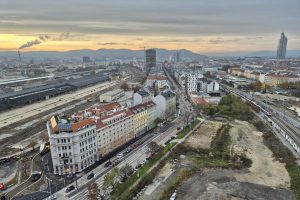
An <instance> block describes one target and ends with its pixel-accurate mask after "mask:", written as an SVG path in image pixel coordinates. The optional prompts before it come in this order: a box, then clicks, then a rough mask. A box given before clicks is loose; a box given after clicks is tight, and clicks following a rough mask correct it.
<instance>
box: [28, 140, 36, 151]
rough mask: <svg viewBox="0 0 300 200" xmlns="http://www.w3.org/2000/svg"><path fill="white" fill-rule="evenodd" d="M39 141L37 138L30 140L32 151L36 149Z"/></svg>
mask: <svg viewBox="0 0 300 200" xmlns="http://www.w3.org/2000/svg"><path fill="white" fill-rule="evenodd" d="M37 144H38V143H37V141H35V140H30V143H29V145H28V146H29V147H30V148H32V151H33V150H34V147H35V145H37Z"/></svg>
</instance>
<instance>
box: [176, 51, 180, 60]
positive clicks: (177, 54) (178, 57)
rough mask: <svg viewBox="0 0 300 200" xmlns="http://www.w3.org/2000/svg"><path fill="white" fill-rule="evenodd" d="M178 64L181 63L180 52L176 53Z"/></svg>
mask: <svg viewBox="0 0 300 200" xmlns="http://www.w3.org/2000/svg"><path fill="white" fill-rule="evenodd" d="M176 62H180V52H176Z"/></svg>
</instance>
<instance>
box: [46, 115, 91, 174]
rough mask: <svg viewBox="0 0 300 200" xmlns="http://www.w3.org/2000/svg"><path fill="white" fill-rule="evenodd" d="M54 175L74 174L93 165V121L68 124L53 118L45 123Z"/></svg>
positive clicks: (65, 121)
mask: <svg viewBox="0 0 300 200" xmlns="http://www.w3.org/2000/svg"><path fill="white" fill-rule="evenodd" d="M47 130H48V134H49V140H50V146H51V157H52V163H53V168H54V174H59V175H63V174H74V173H77V172H81V171H82V170H84V169H85V168H87V167H89V166H91V165H92V164H94V163H95V160H96V152H97V140H96V123H95V121H94V120H93V119H90V118H89V119H84V120H82V121H79V122H70V121H69V120H67V119H60V118H59V117H57V116H53V117H52V118H51V119H50V121H48V122H47Z"/></svg>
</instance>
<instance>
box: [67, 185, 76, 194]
mask: <svg viewBox="0 0 300 200" xmlns="http://www.w3.org/2000/svg"><path fill="white" fill-rule="evenodd" d="M74 189H75V186H74V185H70V186H69V187H67V189H66V193H68V192H70V191H72V190H74Z"/></svg>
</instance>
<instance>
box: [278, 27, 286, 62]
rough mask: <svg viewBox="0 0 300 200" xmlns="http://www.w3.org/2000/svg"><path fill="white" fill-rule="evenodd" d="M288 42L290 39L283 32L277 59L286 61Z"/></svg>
mask: <svg viewBox="0 0 300 200" xmlns="http://www.w3.org/2000/svg"><path fill="white" fill-rule="evenodd" d="M287 42H288V38H287V37H286V36H285V35H284V33H283V32H282V33H281V36H280V39H279V42H278V47H277V59H285V55H286V47H287Z"/></svg>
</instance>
